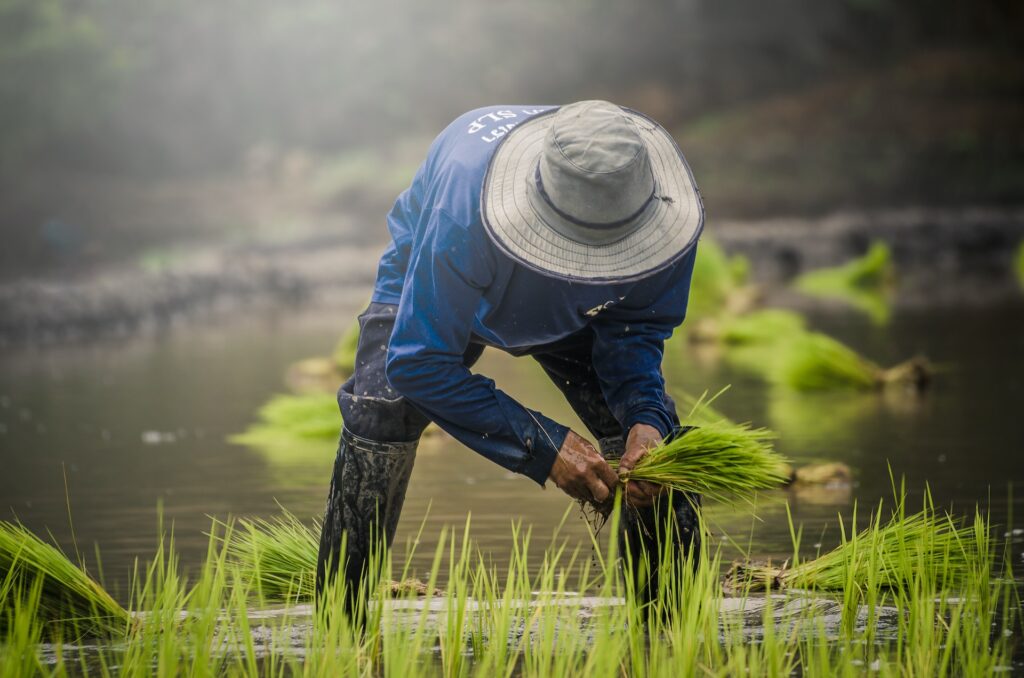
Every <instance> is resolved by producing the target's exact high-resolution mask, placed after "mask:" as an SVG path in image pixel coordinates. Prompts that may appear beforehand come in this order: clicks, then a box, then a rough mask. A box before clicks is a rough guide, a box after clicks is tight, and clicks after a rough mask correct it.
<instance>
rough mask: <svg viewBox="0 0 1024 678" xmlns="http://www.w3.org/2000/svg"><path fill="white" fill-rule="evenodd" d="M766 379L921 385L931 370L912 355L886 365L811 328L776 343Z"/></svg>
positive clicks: (804, 385)
mask: <svg viewBox="0 0 1024 678" xmlns="http://www.w3.org/2000/svg"><path fill="white" fill-rule="evenodd" d="M776 360H777V362H775V363H774V364H773V366H772V369H771V370H770V372H769V379H770V380H771V381H773V382H775V383H777V384H780V385H782V386H786V387H788V388H792V389H795V390H798V391H828V390H834V389H854V390H873V389H881V388H884V387H886V386H910V387H914V388H917V389H921V388H924V387H925V386H926V385H927V384H928V382H929V380H930V378H931V375H932V373H933V372H934V368H933V367H932V366H931V364H930V363H929V362H928V360H927V359H925V358H922V357H916V358H912V359H910V360H908V361H906V362H903V363H900V364H899V365H896V366H894V367H891V368H888V369H885V368H883V367H881V366H879V365H878V364H876V363H875V362H873V361H871V360H868V359H867V358H865V357H863V356H861V355H859V354H858V353H857V352H856V351H854V350H853V349H851V348H850V347H848V346H846V345H845V344H843V343H842V342H840V341H837V340H836V339H833V338H832V337H829V336H827V335H824V334H820V333H817V332H810V333H807V334H803V335H800V336H798V337H795V338H793V339H792V340H791V341H789V342H787V343H786V344H785V345H782V346H779V347H778V351H777V355H776Z"/></svg>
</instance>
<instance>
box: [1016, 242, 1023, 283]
mask: <svg viewBox="0 0 1024 678" xmlns="http://www.w3.org/2000/svg"><path fill="white" fill-rule="evenodd" d="M1014 268H1015V269H1016V270H1017V280H1019V281H1020V286H1021V287H1024V242H1022V243H1021V244H1020V247H1018V248H1017V257H1016V260H1015V261H1014Z"/></svg>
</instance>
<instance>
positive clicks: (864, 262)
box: [796, 242, 894, 294]
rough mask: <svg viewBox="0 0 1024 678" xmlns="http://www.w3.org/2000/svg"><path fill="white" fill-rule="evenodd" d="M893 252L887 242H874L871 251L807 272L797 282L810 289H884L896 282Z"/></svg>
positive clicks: (798, 285) (803, 288)
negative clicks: (849, 259) (837, 264)
mask: <svg viewBox="0 0 1024 678" xmlns="http://www.w3.org/2000/svg"><path fill="white" fill-rule="evenodd" d="M893 275H894V268H893V263H892V254H891V253H890V252H889V247H888V246H887V245H886V244H885V243H884V242H873V243H871V247H870V248H868V251H867V253H866V254H865V255H864V256H862V257H859V258H857V259H853V260H852V261H848V262H846V263H845V264H842V265H840V266H835V267H832V268H822V269H818V270H816V271H810V272H808V273H804V274H803V275H801V276H800V277H799V278H797V280H796V286H797V287H798V288H799V289H801V290H805V291H807V292H810V293H812V294H813V293H817V292H822V293H828V292H829V291H831V290H842V289H850V288H854V289H862V290H863V289H880V288H883V287H885V286H886V285H888V284H890V283H891V282H892V279H893Z"/></svg>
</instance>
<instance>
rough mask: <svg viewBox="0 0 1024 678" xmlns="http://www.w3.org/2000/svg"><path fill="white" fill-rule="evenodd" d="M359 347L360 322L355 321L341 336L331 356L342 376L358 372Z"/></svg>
mask: <svg viewBox="0 0 1024 678" xmlns="http://www.w3.org/2000/svg"><path fill="white" fill-rule="evenodd" d="M358 346H359V320H358V319H353V320H352V323H351V324H350V325H349V326H348V329H347V330H345V333H344V334H343V335H341V339H340V340H339V341H338V345H337V346H335V347H334V353H332V354H331V358H332V360H334V364H335V365H337V367H338V369H339V370H340V371H341V373H342V374H345V375H350V374H352V373H353V372H355V371H356V348H358Z"/></svg>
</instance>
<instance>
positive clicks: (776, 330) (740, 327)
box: [721, 308, 807, 346]
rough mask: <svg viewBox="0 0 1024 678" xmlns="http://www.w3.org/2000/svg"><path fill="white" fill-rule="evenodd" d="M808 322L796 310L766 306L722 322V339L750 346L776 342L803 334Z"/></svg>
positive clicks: (734, 343)
mask: <svg viewBox="0 0 1024 678" xmlns="http://www.w3.org/2000/svg"><path fill="white" fill-rule="evenodd" d="M806 330H807V323H806V322H805V321H804V318H803V316H801V315H800V314H799V313H796V312H795V311H790V310H787V309H782V308H766V309H762V310H759V311H753V312H751V313H747V314H745V315H740V316H734V317H730V318H727V319H724V320H723V321H722V322H721V339H722V341H723V342H724V343H726V344H731V345H739V346H748V345H751V344H774V343H776V342H779V341H783V340H785V339H788V338H792V337H794V336H798V335H800V334H803V333H804V332H806Z"/></svg>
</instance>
